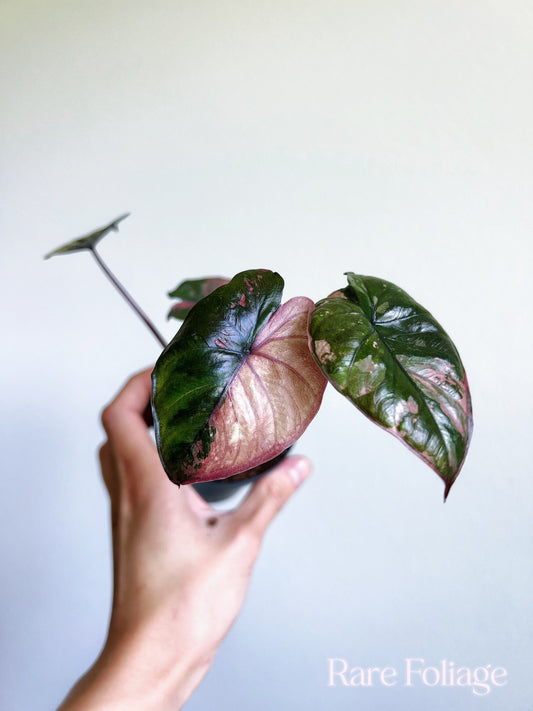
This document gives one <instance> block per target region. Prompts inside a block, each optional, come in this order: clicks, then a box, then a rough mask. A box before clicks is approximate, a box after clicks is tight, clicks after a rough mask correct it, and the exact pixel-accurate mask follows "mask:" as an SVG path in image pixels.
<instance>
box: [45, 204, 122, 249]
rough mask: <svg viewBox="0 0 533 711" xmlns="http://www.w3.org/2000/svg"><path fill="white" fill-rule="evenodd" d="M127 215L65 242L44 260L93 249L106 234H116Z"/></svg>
mask: <svg viewBox="0 0 533 711" xmlns="http://www.w3.org/2000/svg"><path fill="white" fill-rule="evenodd" d="M129 214H130V213H129V212H127V213H125V214H124V215H120V217H117V218H116V220H113V222H110V223H109V224H108V225H105V227H100V228H99V229H97V230H95V231H94V232H90V233H89V234H87V235H84V236H83V237H76V239H74V240H72V241H71V242H67V244H64V245H62V246H61V247H58V248H57V249H54V250H53V251H52V252H49V253H48V254H46V255H45V257H44V258H45V259H50V257H54V256H55V255H56V254H70V252H80V251H82V250H84V249H93V248H94V247H96V245H97V244H98V242H99V241H100V240H101V239H102V237H105V236H106V234H108V233H109V232H112V231H113V232H118V225H119V223H120V222H122V220H125V219H126V217H128V216H129Z"/></svg>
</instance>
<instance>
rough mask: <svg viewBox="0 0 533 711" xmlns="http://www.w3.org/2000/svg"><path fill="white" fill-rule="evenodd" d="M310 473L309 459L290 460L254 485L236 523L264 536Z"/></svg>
mask: <svg viewBox="0 0 533 711" xmlns="http://www.w3.org/2000/svg"><path fill="white" fill-rule="evenodd" d="M310 473H311V462H310V461H309V460H308V459H307V458H306V457H301V456H293V457H286V458H285V459H284V460H283V461H282V462H281V463H280V464H278V465H277V466H276V467H275V469H273V470H272V472H271V473H270V474H267V475H265V476H264V477H262V478H261V479H259V481H258V482H257V483H256V484H255V485H254V486H253V488H252V490H251V491H250V493H249V494H248V496H247V497H246V499H245V500H244V502H243V503H242V504H241V506H240V507H239V508H238V509H237V510H236V511H235V513H234V514H233V516H234V522H235V523H237V524H238V525H242V526H244V527H248V528H249V529H251V530H252V531H253V532H254V533H256V534H257V535H258V536H259V537H262V536H263V535H264V533H265V531H266V529H267V528H268V526H269V524H270V522H271V521H272V519H273V518H274V517H275V516H276V514H277V513H278V512H279V511H280V510H281V509H282V508H283V506H284V505H285V503H286V502H287V501H288V500H289V498H290V497H291V496H292V494H293V493H294V492H295V491H296V489H297V488H298V487H299V486H300V484H301V483H302V482H303V481H304V480H305V479H307V477H308V476H309V474H310Z"/></svg>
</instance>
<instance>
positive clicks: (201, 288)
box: [167, 277, 229, 321]
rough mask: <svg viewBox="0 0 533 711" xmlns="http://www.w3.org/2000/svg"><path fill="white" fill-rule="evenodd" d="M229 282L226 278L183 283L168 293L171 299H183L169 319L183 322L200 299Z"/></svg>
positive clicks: (193, 280)
mask: <svg viewBox="0 0 533 711" xmlns="http://www.w3.org/2000/svg"><path fill="white" fill-rule="evenodd" d="M228 282H229V279H226V278H225V277H204V278H203V279H187V280H186V281H182V282H181V284H178V286H177V287H176V288H175V289H174V290H173V291H169V292H168V295H169V296H170V297H174V298H176V299H181V301H179V302H178V303H177V304H174V305H173V306H172V308H171V309H170V311H169V312H168V314H167V318H176V319H178V320H179V321H183V319H184V318H185V317H186V316H187V314H188V313H189V311H190V310H191V309H192V307H193V306H194V305H195V304H196V303H198V301H200V299H203V298H204V297H205V296H208V295H209V294H212V293H213V291H214V290H215V289H218V287H219V286H224V284H227V283H228Z"/></svg>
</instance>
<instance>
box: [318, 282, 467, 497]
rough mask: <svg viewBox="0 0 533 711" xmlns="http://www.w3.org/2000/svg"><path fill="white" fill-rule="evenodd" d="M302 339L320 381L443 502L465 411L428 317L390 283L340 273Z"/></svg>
mask: <svg viewBox="0 0 533 711" xmlns="http://www.w3.org/2000/svg"><path fill="white" fill-rule="evenodd" d="M310 338H311V349H312V351H313V353H314V355H315V358H316V361H317V363H318V364H319V365H320V367H321V369H322V371H323V373H324V374H325V376H326V377H327V378H328V380H329V381H330V382H331V383H332V384H333V385H334V387H335V388H336V389H337V390H339V391H340V392H341V393H342V394H343V395H345V396H346V397H347V398H348V399H349V400H350V401H351V402H353V404H354V405H356V407H358V408H359V409H360V410H361V411H362V412H363V413H364V414H365V415H367V416H368V417H369V418H370V419H371V420H373V421H374V422H376V423H377V424H379V425H381V426H382V427H384V428H385V429H387V430H388V431H389V432H391V433H392V434H394V435H395V436H396V437H398V438H399V439H400V440H401V441H403V443H404V444H405V445H407V446H408V447H409V448H410V449H411V450H412V451H414V452H415V453H416V454H417V455H418V456H420V457H421V458H422V459H423V460H424V461H425V462H426V463H427V464H428V465H429V466H430V467H431V468H432V469H434V470H435V471H436V472H437V473H438V474H439V476H440V477H441V478H442V479H443V481H444V483H445V498H446V496H447V495H448V493H449V491H450V488H451V486H452V484H453V482H454V481H455V479H456V478H457V476H458V474H459V471H460V469H461V466H462V464H463V461H464V458H465V456H466V453H467V449H468V445H469V442H470V438H471V434H472V408H471V401H470V393H469V389H468V383H467V379H466V373H465V370H464V367H463V364H462V363H461V359H460V357H459V354H458V352H457V350H456V348H455V346H454V344H453V343H452V341H451V339H450V338H449V336H448V335H447V334H446V333H445V331H444V329H443V328H442V327H441V326H440V325H439V324H438V323H437V321H436V320H435V319H434V318H433V316H432V315H431V314H430V313H429V312H428V311H426V309H424V308H423V307H422V306H421V305H420V304H418V303H417V302H416V301H415V300H414V299H412V298H411V297H410V296H409V295H408V294H406V292H405V291H403V290H402V289H400V288H399V287H397V286H395V285H394V284H391V283H390V282H387V281H384V280H383V279H376V278H374V277H366V276H358V275H356V274H353V273H352V272H348V286H347V287H346V288H344V289H342V290H340V291H338V292H335V293H334V294H332V295H331V296H329V297H328V298H326V299H323V300H322V301H319V302H318V303H317V305H316V309H315V310H314V312H313V314H312V317H311V321H310Z"/></svg>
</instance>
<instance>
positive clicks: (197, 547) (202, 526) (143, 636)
mask: <svg viewBox="0 0 533 711" xmlns="http://www.w3.org/2000/svg"><path fill="white" fill-rule="evenodd" d="M150 387H151V384H150V370H146V371H144V372H142V373H138V374H137V375H135V376H133V377H132V378H131V379H130V380H129V381H128V383H127V384H126V386H125V387H124V388H123V390H122V391H121V392H120V393H119V394H118V395H117V397H116V398H115V399H114V400H113V402H111V404H110V405H108V406H107V407H106V408H105V410H104V411H103V414H102V423H103V426H104V429H105V432H106V435H107V441H106V442H105V443H104V444H103V446H102V447H101V449H100V463H101V469H102V476H103V479H104V482H105V485H106V487H107V490H108V492H109V497H110V502H111V520H112V531H113V563H114V591H113V605H112V610H111V619H110V623H109V630H108V636H107V640H106V643H105V645H104V648H103V650H102V652H101V654H100V656H99V657H98V659H97V660H96V662H95V663H94V665H93V666H92V667H91V669H89V671H88V672H87V673H86V674H85V675H84V676H83V677H82V678H81V679H80V680H79V681H78V682H77V684H76V685H75V686H74V688H73V689H72V690H71V692H70V693H69V695H68V696H67V698H66V699H65V701H64V702H63V704H62V705H61V706H60V708H59V711H82V710H83V711H86V710H89V709H90V710H91V711H100V710H102V711H103V710H105V711H119V710H120V711H121V710H122V709H124V710H126V709H128V711H137V709H138V710H139V711H140V710H141V709H142V710H143V711H146V709H151V711H167V710H168V711H170V709H172V711H176V710H177V709H180V708H181V707H182V706H183V704H184V703H185V702H186V701H187V699H188V698H189V696H190V695H191V693H192V692H193V691H194V689H195V688H196V687H197V686H198V684H199V683H200V681H201V680H202V678H203V677H204V675H205V674H206V672H207V670H208V669H209V667H210V665H211V663H212V661H213V658H214V656H215V653H216V651H217V649H218V647H219V645H220V643H221V641H222V639H223V638H224V636H225V635H226V633H227V632H228V630H229V629H230V627H231V625H232V624H233V622H234V621H235V619H236V617H237V615H238V613H239V610H240V609H241V606H242V604H243V602H244V598H245V595H246V590H247V588H248V584H249V581H250V575H251V572H252V568H253V564H254V562H255V560H256V558H257V556H258V553H259V549H260V546H261V542H262V540H263V536H264V534H265V532H266V530H267V528H268V526H269V524H270V522H271V521H272V520H273V518H274V517H275V516H276V514H277V513H278V512H279V511H280V509H281V508H282V507H283V505H284V504H285V503H286V501H287V500H288V499H289V498H290V496H291V495H292V494H293V493H294V491H295V490H296V489H297V488H298V486H299V484H301V482H302V481H303V480H304V479H305V478H306V477H307V476H308V474H309V473H310V469H311V465H310V463H309V461H308V460H307V459H305V458H304V457H300V456H293V457H287V458H286V459H285V460H284V461H283V462H282V463H281V464H279V465H278V466H277V467H276V468H275V469H274V470H272V472H271V473H269V474H268V475H266V476H264V477H263V478H262V479H260V480H259V481H258V482H257V483H256V484H255V485H254V486H253V488H252V489H251V492H250V493H249V495H248V496H247V498H246V499H245V500H244V502H243V503H242V504H241V505H240V506H239V507H238V508H237V509H235V510H233V511H230V512H227V513H220V512H217V511H215V510H214V509H213V508H212V507H211V506H209V504H207V503H206V502H205V501H204V500H203V499H202V498H201V497H200V496H199V495H198V494H197V493H196V491H195V490H194V489H193V488H192V487H190V486H182V487H181V488H179V489H178V488H177V487H176V486H175V485H174V484H172V483H171V482H170V481H169V480H168V478H167V476H166V474H165V473H164V471H163V468H162V466H161V464H160V461H159V457H158V454H157V451H156V448H155V445H154V443H153V441H152V438H151V437H150V434H149V430H148V427H147V425H146V423H145V421H144V419H143V412H144V411H145V409H146V406H147V403H148V402H149V398H150Z"/></svg>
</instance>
